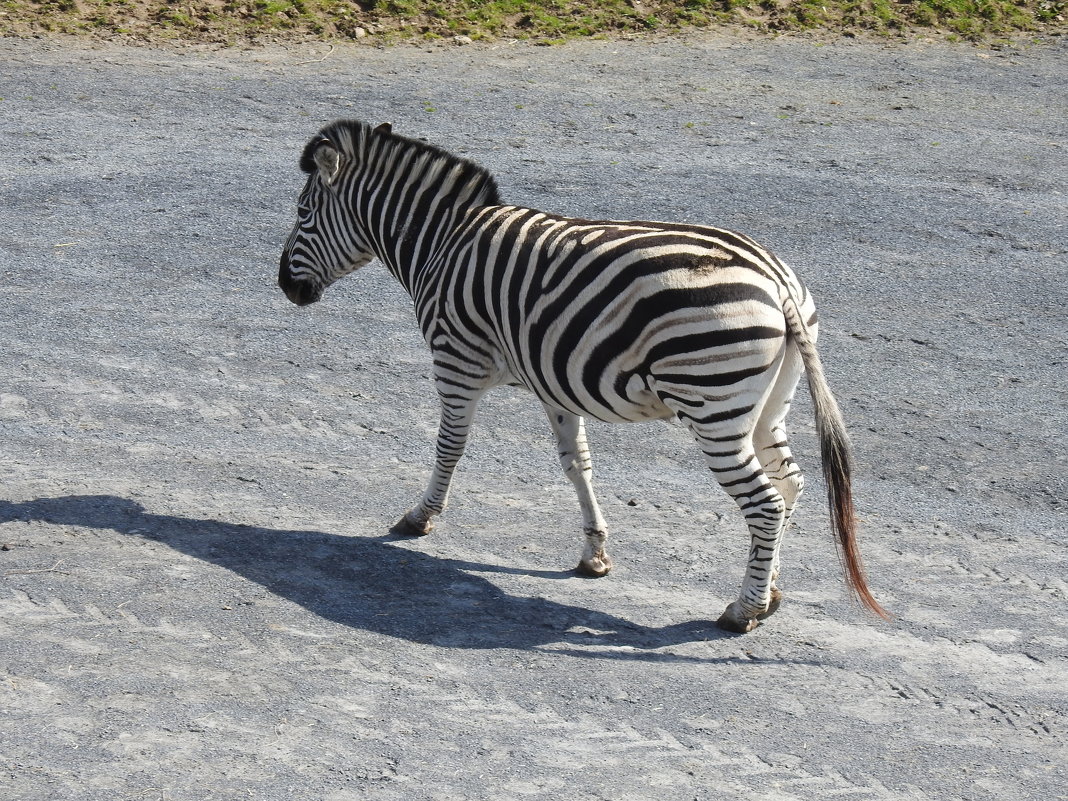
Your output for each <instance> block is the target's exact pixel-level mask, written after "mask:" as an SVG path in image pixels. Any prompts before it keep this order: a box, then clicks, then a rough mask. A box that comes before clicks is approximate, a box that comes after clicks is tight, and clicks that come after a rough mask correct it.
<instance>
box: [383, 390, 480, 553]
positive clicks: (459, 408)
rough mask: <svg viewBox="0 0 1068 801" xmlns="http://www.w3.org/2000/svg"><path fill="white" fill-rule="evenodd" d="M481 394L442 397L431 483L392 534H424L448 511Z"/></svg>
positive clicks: (411, 535)
mask: <svg viewBox="0 0 1068 801" xmlns="http://www.w3.org/2000/svg"><path fill="white" fill-rule="evenodd" d="M478 398H479V396H475V397H473V398H458V397H455V396H450V397H448V398H446V397H445V396H444V395H443V396H442V399H441V424H440V426H439V427H438V442H437V448H436V458H435V461H434V470H433V472H432V473H431V475H430V484H429V486H428V487H427V490H426V492H425V493H424V494H423V498H422V500H420V501H419V503H418V505H416V506H414V507H413V508H412V509H410V510H409V511H408V512H407V513H406V514H405V515H404V517H402V518H401V519H400V520H399V521H397V523H396V524H395V525H394V526H393V528H391V529H390V533H391V534H395V535H397V536H404V537H422V536H425V535H427V534H429V533H430V532H431V531H433V529H434V518H435V517H436V516H438V515H440V514H441V513H442V512H443V511H445V506H446V504H447V503H448V500H449V487H450V485H451V484H452V476H453V473H454V472H455V470H456V465H457V463H458V462H459V461H460V457H461V456H463V453H464V448H465V447H466V446H467V435H468V433H469V432H470V430H471V423H472V421H473V420H474V417H475V407H476V406H477V404H478Z"/></svg>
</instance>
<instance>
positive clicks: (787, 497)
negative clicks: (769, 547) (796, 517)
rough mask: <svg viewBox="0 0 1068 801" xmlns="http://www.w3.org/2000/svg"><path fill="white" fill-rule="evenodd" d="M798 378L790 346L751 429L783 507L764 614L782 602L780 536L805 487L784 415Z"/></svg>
mask: <svg viewBox="0 0 1068 801" xmlns="http://www.w3.org/2000/svg"><path fill="white" fill-rule="evenodd" d="M800 378H801V358H800V355H799V354H798V352H797V350H796V349H795V348H793V347H790V348H789V349H788V351H787V353H786V356H785V359H784V361H783V365H782V368H781V370H780V371H779V375H778V378H777V379H776V381H775V386H774V387H773V389H772V392H771V395H770V396H769V397H768V400H767V402H766V403H765V405H764V411H763V412H762V413H761V415H760V420H759V421H758V422H757V426H756V429H755V431H754V432H753V444H754V446H755V448H756V453H757V458H758V459H759V460H760V464H761V466H762V467H763V468H764V473H765V474H766V475H767V476H768V478H769V479H771V482H772V483H773V484H774V485H775V488H776V489H777V490H778V491H779V494H780V495H782V498H783V504H784V507H785V513H784V518H783V530H782V533H781V534H780V537H779V545H778V547H776V549H775V556H774V560H773V562H772V571H771V607H770V608H769V610H768V612H767V613H766V614H765V617H766V616H767V615H770V614H771V613H772V612H774V611H775V609H777V608H778V606H779V603H780V602H781V601H782V592H781V591H780V590H779V588H778V587H777V586H776V581H777V579H778V577H779V550H780V548H781V547H782V537H783V536H784V535H785V534H786V528H787V527H788V526H789V524H790V517H791V515H793V512H794V507H795V506H796V505H797V499H798V498H800V497H801V493H802V491H803V490H804V488H805V477H804V476H803V475H802V473H801V468H800V467H798V465H797V463H796V462H794V458H793V454H792V453H791V451H790V445H789V443H788V442H787V435H786V414H787V412H788V411H789V410H790V402H791V401H792V400H793V396H794V390H795V389H797V382H798V380H799V379H800Z"/></svg>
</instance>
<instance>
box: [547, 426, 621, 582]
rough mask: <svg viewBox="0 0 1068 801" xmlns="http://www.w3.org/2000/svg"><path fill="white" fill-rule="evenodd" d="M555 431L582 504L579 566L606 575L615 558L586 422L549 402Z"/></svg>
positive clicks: (562, 462)
mask: <svg viewBox="0 0 1068 801" xmlns="http://www.w3.org/2000/svg"><path fill="white" fill-rule="evenodd" d="M545 413H546V414H547V415H548V416H549V423H550V424H551V425H552V428H553V433H554V434H555V435H556V444H557V451H558V453H559V455H560V466H561V467H563V468H564V473H565V474H566V475H567V477H568V479H570V481H571V483H572V485H573V486H574V487H575V492H576V493H577V494H578V500H579V506H580V507H581V508H582V533H583V537H584V542H583V546H582V556H581V557H580V559H579V563H578V567H577V568H576V570H577V571H578V572H579V573H580V574H582V575H584V576H603V575H605V574H606V573H607V572H608V571H609V570H611V569H612V560H611V558H609V556H608V552H607V551H606V550H605V543H606V542H607V540H608V529H607V526H606V525H605V522H604V518H603V517H602V516H601V509H600V507H599V506H598V505H597V498H596V496H595V495H594V494H593V482H592V476H593V464H592V462H591V461H590V449H589V446H588V445H587V443H586V426H585V423H584V422H583V420H582V418H581V417H579V416H578V415H577V414H572V413H571V412H567V411H564V410H563V409H557V408H555V407H553V406H548V405H546V406H545Z"/></svg>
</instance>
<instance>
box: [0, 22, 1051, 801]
mask: <svg viewBox="0 0 1068 801" xmlns="http://www.w3.org/2000/svg"><path fill="white" fill-rule="evenodd" d="M1066 56H1068V49H1066V46H1065V45H1064V44H1063V43H1061V44H1058V43H1048V44H1043V45H1040V46H1036V47H1032V48H1029V49H1016V50H1003V51H996V50H993V51H992V50H976V49H971V48H966V47H955V46H950V45H944V44H930V43H915V44H909V45H900V44H898V45H884V44H877V43H864V42H837V43H821V42H818V41H814V40H805V39H778V40H756V39H752V40H750V39H737V38H735V39H731V38H718V37H702V38H693V39H685V40H665V41H658V42H590V43H576V44H571V45H567V46H564V47H552V48H538V47H531V46H526V45H520V44H501V45H497V46H468V47H450V48H436V49H430V50H426V49H418V48H400V49H393V50H376V49H373V48H370V47H364V48H359V49H345V48H341V47H337V48H332V49H329V48H327V47H326V46H302V47H293V48H289V49H286V48H282V47H271V48H263V49H255V50H248V51H213V50H206V49H203V50H198V49H186V50H151V49H132V48H124V47H120V46H117V45H116V46H106V47H100V46H98V47H95V48H89V47H85V46H83V45H78V44H73V43H66V44H64V43H54V42H53V43H49V42H46V41H16V40H0V97H2V100H0V122H2V124H0V222H2V224H0V258H2V266H3V280H2V281H0V335H2V339H0V478H2V482H0V545H2V547H3V550H0V638H2V639H0V670H2V671H3V676H2V683H0V798H2V799H4V801H38V800H39V799H64V800H65V801H83V799H84V800H86V801H88V800H89V799H92V800H93V801H96V799H131V800H133V799H139V800H141V801H148V800H149V799H160V800H161V801H162V800H164V799H165V800H166V801H179V800H184V799H190V800H193V801H198V800H199V799H227V800H230V799H245V798H248V799H272V800H273V799H279V800H282V799H285V800H287V801H288V800H290V799H312V800H318V799H322V800H323V801H341V800H342V799H344V800H345V801H348V800H349V799H374V800H375V801H378V800H379V799H381V800H382V801H389V800H392V799H398V800H399V799H416V800H419V799H442V800H443V801H444V800H445V799H448V800H449V801H455V800H456V799H472V800H475V799H477V800H478V801H484V800H485V799H505V800H508V799H524V798H545V799H557V798H568V799H612V800H613V801H636V800H637V799H642V800H644V799H664V800H665V801H675V800H676V799H680V800H681V799H686V800H687V801H689V800H690V799H702V801H703V800H704V799H717V800H718V799H761V800H762V801H785V800H786V799H803V800H808V799H826V798H846V799H890V800H893V801H897V800H898V799H913V800H915V801H923V800H924V799H938V801H949V800H950V799H968V800H969V801H972V800H975V801H986V800H988V799H990V800H994V799H998V800H1002V799H1014V800H1016V799H1043V801H1046V800H1048V799H1058V798H1059V799H1064V798H1068V789H1066V788H1068V777H1066V770H1065V765H1066V763H1068V744H1066V743H1068V671H1066V667H1068V602H1066V599H1068V583H1066V577H1065V573H1066V568H1068V537H1066V535H1065V522H1066V512H1065V510H1066V499H1068V478H1066V477H1068V469H1066V461H1068V457H1066V447H1065V446H1066V441H1065V440H1066V429H1068V420H1066V405H1068V404H1066V401H1068V392H1066V389H1065V365H1066V359H1068V356H1066V353H1068V323H1066V316H1065V306H1066V301H1068V289H1066V283H1065V280H1064V278H1065V243H1066V240H1068V237H1066V203H1065V196H1064V194H1063V193H1064V191H1065V186H1066V185H1068V168H1066V160H1065V144H1066V139H1068V137H1066V130H1065V120H1066V119H1068V102H1066V89H1065V87H1066V86H1068V60H1066ZM338 117H356V118H360V119H365V120H367V121H371V122H379V121H384V120H388V121H391V122H393V124H394V126H395V129H396V130H397V131H398V132H401V133H406V134H409V135H416V136H424V137H426V138H428V139H430V140H432V141H434V142H435V143H438V144H440V145H442V146H444V147H446V148H448V149H451V150H453V151H456V152H459V153H462V154H464V155H466V156H468V157H470V158H473V159H475V160H477V161H479V162H481V163H483V164H485V165H486V166H487V167H489V168H490V169H491V170H493V171H494V172H495V173H496V175H497V176H498V178H499V182H500V184H501V187H502V190H503V195H504V197H505V198H506V199H507V200H509V201H512V202H516V203H523V204H527V205H532V206H536V207H542V208H545V209H546V210H550V211H554V212H562V213H571V214H575V215H584V216H593V217H618V218H653V219H657V218H659V219H670V220H685V221H693V222H706V223H713V224H718V225H722V226H726V227H731V228H736V229H739V230H742V231H744V232H746V233H749V234H751V235H753V236H755V237H757V238H758V239H760V240H762V241H763V242H765V243H767V244H768V245H769V246H771V247H773V248H774V249H776V250H777V251H778V252H779V253H780V254H781V255H782V256H784V257H785V258H786V259H787V260H789V261H790V262H792V263H793V264H794V265H795V266H796V268H797V269H798V271H799V272H800V274H801V275H802V277H803V278H805V280H806V281H807V282H808V284H809V286H810V287H811V288H812V290H813V291H814V293H815V294H816V297H817V302H818V305H819V308H820V311H821V319H822V336H821V349H822V353H823V357H824V361H825V362H826V365H827V370H828V374H829V377H830V378H831V381H832V384H833V385H834V387H835V388H836V392H837V394H838V396H839V399H840V402H841V404H842V406H843V409H844V411H845V415H846V417H847V420H848V421H849V423H850V425H851V430H852V433H853V437H854V444H855V447H856V451H857V459H858V473H859V477H858V484H857V488H856V495H857V502H858V505H859V508H860V510H861V513H862V515H863V532H862V548H863V552H864V554H865V558H866V562H867V565H868V568H869V573H870V580H871V585H872V587H873V590H874V592H875V594H876V596H877V597H878V598H879V599H880V600H881V601H882V603H883V604H884V605H885V606H886V607H887V608H889V609H890V610H891V611H892V612H894V614H895V615H896V620H895V621H894V622H893V623H889V624H888V623H883V622H881V621H879V620H877V619H873V618H872V617H871V616H870V615H868V614H865V613H864V612H862V611H861V610H860V609H858V608H857V607H855V606H854V605H853V604H851V603H850V601H849V600H848V597H847V595H846V592H845V590H844V587H843V584H842V580H841V573H840V570H839V567H838V564H837V560H836V555H835V551H834V546H833V543H832V541H831V538H830V534H829V529H828V524H827V514H826V509H825V508H824V504H823V503H822V501H821V495H822V491H823V490H822V486H821V483H820V479H819V476H818V472H819V471H818V469H817V468H818V453H817V450H816V447H815V440H814V434H813V424H812V418H811V408H810V405H809V402H808V398H807V394H806V393H805V392H804V391H802V392H801V393H799V400H798V403H797V404H796V405H795V409H794V412H793V415H792V428H793V430H794V432H795V434H794V439H795V452H796V453H797V454H798V457H799V460H800V461H801V462H802V464H803V465H805V466H807V468H808V476H809V490H808V494H807V495H806V497H805V499H803V501H802V503H801V508H800V510H799V512H798V514H797V516H796V526H795V527H794V529H793V530H792V531H791V532H790V535H789V537H788V540H787V543H786V545H785V547H784V554H783V564H784V577H783V582H782V586H783V589H784V591H785V593H786V600H785V602H784V604H783V606H782V608H781V609H780V611H779V612H778V614H777V615H775V616H774V617H772V618H770V619H769V620H768V621H767V622H766V623H765V624H764V625H762V626H761V627H760V628H758V629H757V630H756V631H754V632H752V633H751V634H748V635H745V636H741V637H738V636H728V635H726V634H724V633H722V632H720V631H719V630H717V629H716V628H715V626H714V625H713V624H712V622H711V621H712V620H714V619H715V618H716V617H717V616H718V615H719V613H720V611H721V610H722V609H723V607H724V606H725V604H726V603H727V602H729V601H730V600H732V599H733V598H734V596H735V594H736V592H737V586H738V582H739V581H740V578H741V572H742V567H743V562H744V558H745V551H746V546H747V543H746V537H745V536H744V535H743V526H742V523H741V519H740V516H739V515H738V513H737V510H736V509H735V508H734V507H733V504H732V503H731V501H730V499H729V498H728V497H727V496H726V495H725V494H723V493H722V492H721V491H720V490H719V489H718V488H716V487H715V486H714V484H713V482H712V480H711V478H710V476H709V475H708V474H707V471H706V470H705V469H704V468H703V467H702V465H701V461H700V454H699V453H698V452H697V450H696V448H695V447H694V445H693V444H692V442H690V440H689V437H688V436H687V435H686V433H685V432H684V431H683V430H681V429H679V428H677V427H673V426H669V425H667V424H662V423H656V424H648V425H634V426H617V427H611V426H607V425H600V424H596V425H592V426H591V430H590V437H591V441H592V445H593V448H594V458H595V467H596V481H597V486H598V488H599V492H600V494H601V498H602V501H603V505H604V507H605V513H606V516H607V518H608V520H609V525H610V527H611V529H612V532H613V543H614V547H613V555H614V558H615V562H616V570H615V571H614V572H613V573H612V574H611V575H610V576H609V577H607V578H604V579H600V580H586V579H581V578H577V577H575V576H574V575H573V574H572V573H571V572H569V569H570V568H571V567H572V566H573V564H574V562H575V561H576V559H577V556H578V547H579V518H578V510H577V504H576V502H575V499H574V497H573V494H572V490H571V487H570V485H569V484H568V483H567V482H566V480H565V479H564V478H563V476H562V475H561V474H560V473H559V469H558V466H557V464H556V459H555V456H554V453H553V445H552V442H551V438H550V434H549V432H548V429H547V426H546V425H545V422H544V420H543V417H542V414H541V411H540V409H539V407H538V406H537V404H536V403H535V402H534V401H533V399H532V398H530V397H529V396H525V395H523V394H522V393H520V392H519V391H517V390H516V391H513V390H500V391H498V392H496V393H495V394H494V395H491V396H490V398H489V400H488V401H487V402H486V404H485V406H484V408H483V409H482V410H481V412H480V419H479V422H478V427H477V428H476V431H475V434H474V438H473V440H474V441H473V443H472V444H471V447H470V450H469V454H468V457H467V458H466V460H465V461H464V462H463V463H462V466H461V470H460V472H459V475H458V478H457V483H456V487H455V491H454V495H453V500H452V507H451V508H450V510H449V512H448V513H447V514H446V516H445V518H444V519H443V521H442V522H441V524H440V525H439V526H438V529H437V530H436V531H435V533H434V534H433V536H431V537H428V538H424V539H420V540H416V541H407V540H404V541H401V540H396V539H392V538H390V537H389V536H388V535H387V530H388V528H389V526H390V525H391V524H392V523H393V522H394V521H395V520H396V519H397V518H398V517H399V515H400V514H401V513H402V512H403V511H404V510H405V509H407V508H408V507H409V506H410V505H411V504H412V503H413V502H414V501H415V500H416V499H417V498H418V496H419V495H420V493H421V492H422V488H423V482H424V481H425V480H426V478H427V476H428V474H429V463H430V459H431V456H432V452H433V437H434V431H435V427H436V422H437V408H436V401H435V398H434V395H433V390H432V387H431V384H430V382H429V381H428V374H429V360H428V356H427V352H426V349H425V346H424V345H423V343H422V341H421V339H420V338H419V335H418V332H417V330H416V327H415V324H414V318H413V314H412V310H411V307H410V301H409V300H408V298H407V297H406V296H405V295H404V294H403V292H402V290H400V289H399V288H398V287H397V286H395V285H394V284H393V282H392V279H391V278H390V277H389V276H388V275H387V274H386V273H385V271H384V270H382V268H381V267H380V266H377V265H374V266H370V267H368V268H366V269H365V270H364V271H362V272H361V273H359V274H358V275H356V276H353V277H351V278H348V279H346V280H345V281H343V282H342V283H340V284H338V285H337V286H336V287H334V288H333V289H332V290H331V291H330V292H329V293H328V295H327V297H326V299H325V300H324V301H323V302H322V303H320V304H318V305H316V306H315V307H311V308H308V309H297V308H295V307H292V306H291V305H290V304H289V303H288V302H287V301H286V300H285V298H284V297H283V296H282V295H281V293H280V292H279V291H278V290H277V288H276V287H275V286H274V279H275V273H276V269H277V267H276V265H277V257H278V253H279V249H280V246H281V243H282V241H283V239H284V237H285V235H286V234H287V232H288V229H289V227H290V225H291V223H292V219H293V217H292V215H293V212H294V205H295V200H296V195H297V192H298V190H299V188H300V185H301V181H302V177H301V175H300V173H299V171H298V169H297V166H296V162H297V158H298V156H299V152H300V149H301V147H302V145H303V143H304V142H305V141H306V140H307V139H308V138H309V137H310V136H311V135H312V134H313V133H314V132H315V131H316V130H317V129H318V128H319V127H320V126H321V125H323V124H324V123H326V122H329V121H331V120H333V119H335V118H338Z"/></svg>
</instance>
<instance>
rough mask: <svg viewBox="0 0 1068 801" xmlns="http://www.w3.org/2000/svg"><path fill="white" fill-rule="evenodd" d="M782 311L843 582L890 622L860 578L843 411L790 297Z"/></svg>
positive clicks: (849, 450) (861, 568)
mask: <svg viewBox="0 0 1068 801" xmlns="http://www.w3.org/2000/svg"><path fill="white" fill-rule="evenodd" d="M783 312H784V315H785V317H786V325H787V329H788V331H789V335H790V336H791V337H792V338H793V340H794V343H795V344H796V345H797V348H798V350H799V351H800V353H801V360H802V362H803V363H804V365H805V375H806V376H807V377H808V389H809V393H810V394H811V395H812V406H813V408H814V409H815V413H816V431H817V433H818V434H819V438H820V454H821V456H822V459H823V478H824V482H825V483H826V485H827V503H828V506H829V507H830V512H831V528H832V530H833V532H834V538H835V545H836V547H837V550H838V558H839V560H840V561H841V563H842V567H843V570H844V571H845V580H846V585H847V586H848V587H849V589H850V591H851V592H852V593H853V596H854V597H855V598H856V599H857V600H858V601H859V602H860V603H861V604H863V605H864V606H866V607H868V609H870V610H871V611H872V612H874V613H875V614H877V615H878V616H879V617H881V618H882V619H883V620H890V619H891V616H890V613H889V612H887V611H886V610H885V609H883V608H882V606H880V605H879V602H878V601H876V600H875V596H874V595H872V593H871V590H870V589H868V582H867V580H866V579H865V576H864V564H863V562H862V561H861V558H860V548H859V546H858V544H857V519H856V510H855V508H854V506H853V488H852V487H853V484H852V474H853V453H852V448H851V446H850V443H849V434H848V433H847V432H846V428H845V421H844V420H843V419H842V412H841V410H840V409H839V408H838V402H837V401H836V400H835V399H834V395H832V394H831V388H830V386H829V385H828V383H827V379H826V377H825V376H824V374H823V362H822V361H820V357H819V353H818V352H817V351H816V345H815V343H814V342H813V341H812V337H811V336H810V335H809V332H808V326H806V325H805V323H804V322H803V320H802V318H801V312H800V310H799V309H798V307H797V304H796V303H795V302H794V301H793V299H792V298H791V299H788V300H786V302H785V303H784V304H783Z"/></svg>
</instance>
